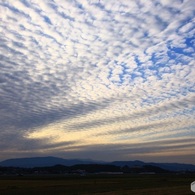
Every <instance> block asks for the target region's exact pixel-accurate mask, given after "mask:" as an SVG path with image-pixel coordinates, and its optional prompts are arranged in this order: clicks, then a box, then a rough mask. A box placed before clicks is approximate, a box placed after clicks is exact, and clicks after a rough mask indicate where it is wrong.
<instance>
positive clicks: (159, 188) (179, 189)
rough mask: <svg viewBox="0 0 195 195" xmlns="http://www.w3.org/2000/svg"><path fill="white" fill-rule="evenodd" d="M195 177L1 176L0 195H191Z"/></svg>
mask: <svg viewBox="0 0 195 195" xmlns="http://www.w3.org/2000/svg"><path fill="white" fill-rule="evenodd" d="M193 181H195V175H169V174H168V175H87V176H59V175H58V176H57V175H53V176H51V175H50V176H49V175H48V176H40V175H39V176H21V177H18V176H1V177H0V195H8V194H10V195H12V194H13V195H19V194H20V195H23V194H24V195H34V194H35V195H64V194H65V195H66V194H67V195H91V194H94V195H103V194H105V195H129V194H132V195H138V194H144V195H154V194H155V195H188V194H195V193H193V192H191V191H190V183H191V182H193Z"/></svg>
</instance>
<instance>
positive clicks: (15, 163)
mask: <svg viewBox="0 0 195 195" xmlns="http://www.w3.org/2000/svg"><path fill="white" fill-rule="evenodd" d="M94 163H97V162H96V161H93V160H80V159H63V158H57V157H52V156H48V157H32V158H15V159H8V160H4V161H2V162H0V166H5V167H11V166H12V167H24V168H32V167H48V166H54V165H59V164H60V165H64V166H72V165H76V164H94Z"/></svg>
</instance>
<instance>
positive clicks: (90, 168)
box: [0, 164, 171, 175]
mask: <svg viewBox="0 0 195 195" xmlns="http://www.w3.org/2000/svg"><path fill="white" fill-rule="evenodd" d="M86 173H116V174H118V173H121V174H122V173H143V174H146V173H147V174H155V173H171V171H168V170H165V169H162V168H160V167H157V166H152V165H144V166H134V167H129V166H127V165H125V166H122V167H120V166H116V165H105V164H104V165H103V164H78V165H73V166H64V165H55V166H51V167H34V168H20V167H0V175H9V174H12V175H23V174H86Z"/></svg>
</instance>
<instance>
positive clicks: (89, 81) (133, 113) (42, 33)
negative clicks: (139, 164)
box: [0, 0, 195, 163]
mask: <svg viewBox="0 0 195 195" xmlns="http://www.w3.org/2000/svg"><path fill="white" fill-rule="evenodd" d="M194 7H195V2H194V1H192V0H183V1H182V0H181V1H177V0H174V1H173V0H167V1H164V0H160V1H157V0H149V1H144V0H133V1H111V0H109V1H99V0H98V1H96V0H82V1H81V0H77V1H76V0H75V1H71V0H67V1H63V2H62V1H60V0H43V1H38V0H35V1H27V0H18V1H11V0H5V1H1V2H0V69H1V71H0V111H1V112H0V128H1V131H0V141H1V144H0V147H1V150H2V151H1V157H0V158H1V159H4V158H7V157H10V156H11V157H13V156H26V155H28V156H29V151H30V152H31V153H30V155H43V154H44V155H48V154H49V155H58V156H61V157H66V158H69V157H74V158H75V157H84V158H98V159H104V160H112V159H113V160H114V159H130V158H132V159H134V158H139V159H140V160H150V161H152V160H155V161H158V160H162V159H163V158H164V157H170V158H169V159H170V161H175V159H177V160H179V161H182V162H192V163H195V162H194V161H192V160H191V159H190V157H191V156H192V155H194V151H195V150H194V149H195V146H194V143H193V141H192V139H194V137H195V122H194V121H195V120H194V119H195V94H194V90H195V88H194V77H195V69H194V64H195V60H194V59H195V49H194V48H195V36H194V35H195V19H194V18H195V14H194ZM187 142H188V143H187ZM94 154H96V155H95V156H94ZM171 157H173V158H171Z"/></svg>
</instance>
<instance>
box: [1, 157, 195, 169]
mask: <svg viewBox="0 0 195 195" xmlns="http://www.w3.org/2000/svg"><path fill="white" fill-rule="evenodd" d="M83 164H88V165H89V164H99V165H101V164H107V165H108V164H109V165H115V166H119V167H124V166H128V167H129V168H133V167H144V166H148V165H150V166H155V167H159V168H161V169H165V170H169V171H195V165H192V164H180V163H153V162H150V163H146V162H142V161H138V160H135V161H113V162H103V161H95V160H90V159H87V160H83V159H63V158H57V157H52V156H48V157H33V158H16V159H8V160H4V161H2V162H0V166H2V167H23V168H33V167H49V166H55V165H63V166H73V165H83Z"/></svg>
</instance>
